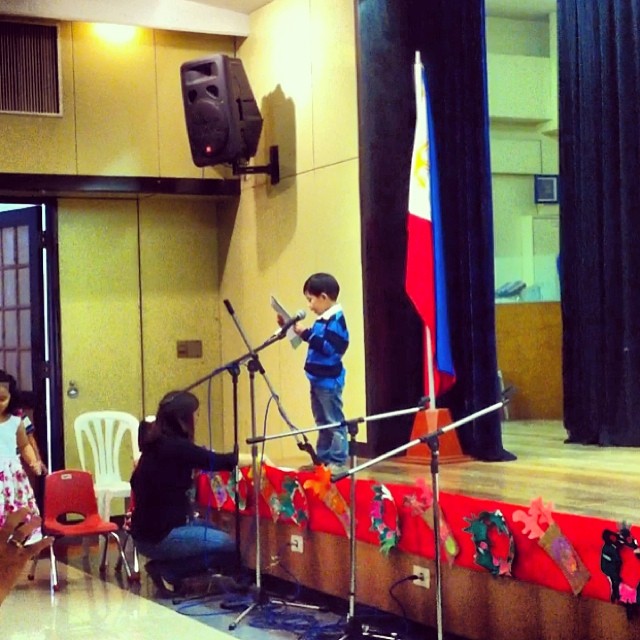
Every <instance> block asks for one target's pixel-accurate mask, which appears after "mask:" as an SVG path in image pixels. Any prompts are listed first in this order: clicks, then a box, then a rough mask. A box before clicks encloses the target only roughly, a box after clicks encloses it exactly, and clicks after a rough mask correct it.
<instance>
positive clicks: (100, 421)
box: [73, 411, 140, 483]
mask: <svg viewBox="0 0 640 640" xmlns="http://www.w3.org/2000/svg"><path fill="white" fill-rule="evenodd" d="M73 426H74V430H75V434H76V445H77V447H78V455H79V456H80V466H81V467H82V469H84V470H85V471H86V470H87V460H86V456H85V447H84V441H85V440H86V441H87V442H88V444H89V448H90V449H91V453H92V455H93V465H94V472H95V482H96V483H99V482H113V481H119V480H122V479H123V478H122V474H121V473H120V447H121V446H122V441H123V439H124V436H125V435H126V434H128V435H129V437H130V439H131V451H132V454H133V460H137V459H138V458H139V457H140V449H139V447H138V426H139V420H138V419H137V418H136V417H135V416H133V415H131V414H130V413H126V412H124V411H89V412H87V413H82V414H80V415H79V416H78V417H77V418H76V419H75V421H74V424H73Z"/></svg>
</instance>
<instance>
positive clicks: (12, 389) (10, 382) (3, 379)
mask: <svg viewBox="0 0 640 640" xmlns="http://www.w3.org/2000/svg"><path fill="white" fill-rule="evenodd" d="M0 384H4V385H6V386H7V387H8V388H9V394H10V395H11V398H10V399H9V404H8V405H7V413H10V414H12V415H16V413H17V412H18V410H19V409H20V392H19V391H18V383H17V382H16V379H15V378H14V377H13V376H12V375H11V374H10V373H7V372H6V371H5V370H4V369H0Z"/></svg>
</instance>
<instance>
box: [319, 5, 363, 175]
mask: <svg viewBox="0 0 640 640" xmlns="http://www.w3.org/2000/svg"><path fill="white" fill-rule="evenodd" d="M311 25H312V36H311V42H312V44H313V47H312V69H313V72H312V78H313V152H314V153H313V155H314V166H316V167H324V166H326V165H328V164H334V163H336V162H341V161H343V160H351V159H353V158H355V157H357V155H358V94H357V87H356V61H355V57H356V46H355V34H356V29H355V23H354V8H353V2H352V1H351V0H329V1H327V0H311Z"/></svg>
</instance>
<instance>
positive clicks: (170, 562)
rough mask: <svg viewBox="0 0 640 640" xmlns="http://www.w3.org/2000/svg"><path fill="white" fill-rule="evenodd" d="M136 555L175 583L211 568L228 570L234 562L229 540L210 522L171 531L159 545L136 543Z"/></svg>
mask: <svg viewBox="0 0 640 640" xmlns="http://www.w3.org/2000/svg"><path fill="white" fill-rule="evenodd" d="M135 543H136V548H137V550H138V552H139V553H140V554H142V555H143V556H145V557H147V558H149V559H151V560H153V561H154V562H153V564H154V565H155V566H156V567H157V569H158V571H159V572H160V574H161V575H162V577H163V578H165V579H166V580H168V581H169V582H177V581H178V580H182V579H183V578H186V577H188V576H193V575H198V574H201V573H204V572H206V571H207V570H208V569H211V568H224V567H229V566H231V565H232V564H233V562H234V560H235V544H234V542H233V540H232V539H231V536H229V535H228V534H226V533H225V532H224V531H220V530H219V529H216V528H215V527H214V526H213V525H212V524H211V523H210V522H206V521H205V520H194V521H193V522H192V523H190V524H188V525H185V526H184V527H176V528H175V529H172V530H171V531H170V532H169V533H168V534H167V535H166V537H165V538H164V539H162V540H161V541H160V542H155V543H150V542H144V541H142V540H136V541H135Z"/></svg>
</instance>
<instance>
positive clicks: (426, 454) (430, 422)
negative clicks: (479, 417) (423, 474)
mask: <svg viewBox="0 0 640 640" xmlns="http://www.w3.org/2000/svg"><path fill="white" fill-rule="evenodd" d="M452 422H453V420H452V419H451V413H450V412H449V409H427V410H426V411H421V412H419V413H417V414H416V417H415V419H414V421H413V428H412V430H411V440H417V439H418V438H422V437H423V436H426V435H427V434H429V433H433V432H434V431H437V430H438V429H441V428H442V427H446V426H447V425H450V424H452ZM439 440H440V453H439V456H438V458H439V463H440V464H451V463H455V462H469V461H471V460H473V458H472V457H471V456H468V455H466V454H465V453H463V452H462V447H461V446H460V442H459V440H458V436H457V435H456V431H455V429H454V430H452V431H448V432H447V433H444V434H442V435H441V436H440V438H439ZM428 460H431V450H430V448H429V445H428V444H425V443H420V444H417V445H415V446H413V447H410V448H409V449H407V453H406V454H405V455H404V456H398V457H397V458H395V459H394V462H413V463H419V464H423V463H424V462H425V461H428Z"/></svg>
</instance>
